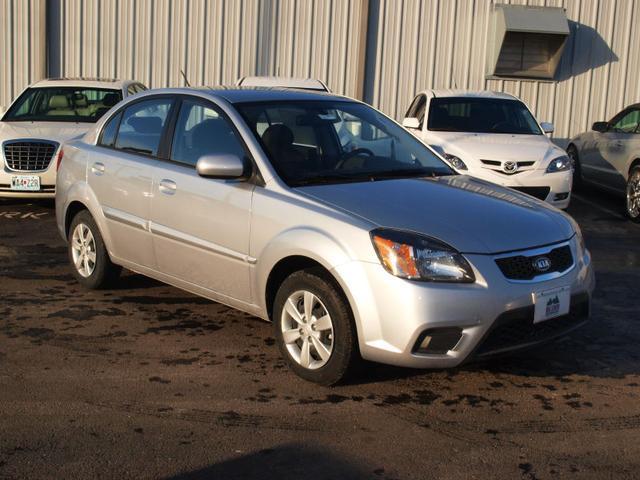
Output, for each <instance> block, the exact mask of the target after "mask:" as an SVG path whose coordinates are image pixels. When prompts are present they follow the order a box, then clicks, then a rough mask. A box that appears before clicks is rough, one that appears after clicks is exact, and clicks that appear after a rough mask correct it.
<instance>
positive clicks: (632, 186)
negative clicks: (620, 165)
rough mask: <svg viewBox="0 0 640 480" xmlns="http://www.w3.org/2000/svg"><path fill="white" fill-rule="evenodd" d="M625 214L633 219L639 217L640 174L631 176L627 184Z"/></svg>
mask: <svg viewBox="0 0 640 480" xmlns="http://www.w3.org/2000/svg"><path fill="white" fill-rule="evenodd" d="M627 213H628V214H629V216H630V217H631V218H633V219H637V218H638V217H640V172H636V173H634V174H632V175H631V177H630V178H629V181H628V183H627Z"/></svg>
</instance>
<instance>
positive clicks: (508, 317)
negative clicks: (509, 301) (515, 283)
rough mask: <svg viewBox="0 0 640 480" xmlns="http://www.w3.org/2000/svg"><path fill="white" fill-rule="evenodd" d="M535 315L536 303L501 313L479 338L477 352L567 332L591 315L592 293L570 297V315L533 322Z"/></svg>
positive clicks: (531, 342)
mask: <svg viewBox="0 0 640 480" xmlns="http://www.w3.org/2000/svg"><path fill="white" fill-rule="evenodd" d="M533 316H534V307H533V305H532V306H530V307H524V308H518V309H515V310H511V311H509V312H505V313H503V314H502V315H500V316H499V317H498V318H497V319H496V321H495V322H494V324H493V326H492V327H491V330H490V331H489V333H487V335H486V336H485V338H484V340H482V341H481V342H480V346H479V347H478V349H477V350H476V352H475V356H476V357H484V356H489V355H494V354H497V353H501V352H504V351H507V350H514V349H517V348H522V347H526V346H530V345H534V344H537V343H541V342H545V341H549V340H552V339H554V338H557V337H559V336H562V335H563V334H565V333H568V332H569V331H571V330H573V329H574V328H575V327H577V326H579V325H580V324H582V323H583V322H585V321H586V320H587V319H588V318H589V297H588V295H587V294H586V293H585V294H581V295H574V296H573V297H571V307H570V309H569V313H568V314H567V315H563V316H561V317H557V318H552V319H549V320H545V321H544V322H540V323H533Z"/></svg>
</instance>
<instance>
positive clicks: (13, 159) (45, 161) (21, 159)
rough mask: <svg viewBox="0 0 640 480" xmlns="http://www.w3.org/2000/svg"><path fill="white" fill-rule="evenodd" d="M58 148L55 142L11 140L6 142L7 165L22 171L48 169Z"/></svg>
mask: <svg viewBox="0 0 640 480" xmlns="http://www.w3.org/2000/svg"><path fill="white" fill-rule="evenodd" d="M56 148H58V144H57V143H55V142H47V141H43V140H39V141H9V142H5V143H4V158H5V161H6V163H7V167H9V168H10V169H11V170H17V171H21V172H37V171H41V170H46V169H47V168H48V167H49V164H50V163H51V159H52V158H53V155H54V153H55V152H56Z"/></svg>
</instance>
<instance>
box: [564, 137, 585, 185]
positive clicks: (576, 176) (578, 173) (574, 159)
mask: <svg viewBox="0 0 640 480" xmlns="http://www.w3.org/2000/svg"><path fill="white" fill-rule="evenodd" d="M567 156H568V157H569V158H570V159H571V163H572V164H573V188H574V189H578V188H580V187H581V186H582V167H581V166H580V158H579V157H578V150H577V149H576V147H574V146H573V145H570V146H569V148H567Z"/></svg>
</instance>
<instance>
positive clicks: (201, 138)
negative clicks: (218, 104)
mask: <svg viewBox="0 0 640 480" xmlns="http://www.w3.org/2000/svg"><path fill="white" fill-rule="evenodd" d="M212 154H232V155H237V156H238V157H243V156H244V155H245V152H244V148H243V146H242V143H241V142H240V140H239V138H238V134H237V133H236V132H235V130H234V129H233V127H232V126H231V124H230V123H229V121H228V120H227V119H226V118H225V117H223V116H222V115H220V114H219V113H218V112H217V111H216V110H215V109H213V108H211V107H209V106H206V105H203V104H201V103H199V102H195V101H191V100H185V101H183V102H182V106H181V107H180V114H179V115H178V122H177V123H176V128H175V133H174V136H173V142H172V144H171V160H173V161H174V162H179V163H184V164H186V165H191V166H195V164H196V163H197V162H198V159H199V158H200V157H202V156H204V155H212Z"/></svg>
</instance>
